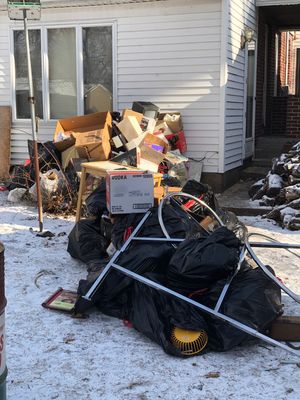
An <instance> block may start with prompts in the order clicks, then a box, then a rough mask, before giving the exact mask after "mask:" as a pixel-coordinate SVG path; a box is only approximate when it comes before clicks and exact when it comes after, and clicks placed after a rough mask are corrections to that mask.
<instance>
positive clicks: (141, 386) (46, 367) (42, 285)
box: [0, 192, 300, 400]
mask: <svg viewBox="0 0 300 400" xmlns="http://www.w3.org/2000/svg"><path fill="white" fill-rule="evenodd" d="M6 198H7V193H3V192H2V193H0V241H2V242H3V243H4V245H5V259H6V265H5V266H6V297H7V300H8V305H7V308H6V331H7V351H6V353H7V354H6V355H7V366H8V369H9V374H8V378H7V385H8V399H10V400H50V399H59V400H79V399H80V400H99V399H101V400H102V399H103V400H118V399H122V400H123V399H128V400H135V399H137V400H138V399H139V400H150V399H151V400H157V399H164V400H186V399H191V400H201V399H205V400H213V399H218V400H219V399H222V400H224V399H225V400H226V399H243V400H244V399H253V400H257V399H266V400H273V399H276V400H281V399H282V400H283V399H288V400H299V399H300V368H299V365H297V364H296V363H297V362H299V361H300V359H296V357H294V356H292V355H289V354H288V353H286V352H285V351H283V350H280V349H278V348H272V347H271V346H269V345H266V344H265V343H263V342H257V341H256V342H254V343H253V344H247V345H243V346H240V347H238V348H235V349H234V350H232V351H229V352H226V353H213V352H211V353H208V354H205V355H203V356H198V357H192V358H188V359H178V358H174V357H170V356H168V355H166V354H165V353H164V352H163V350H162V349H161V348H160V347H159V346H158V345H156V344H155V343H152V342H150V341H149V340H148V339H147V338H145V337H143V336H142V335H141V334H139V333H138V332H136V331H135V330H134V329H131V328H128V327H126V326H124V325H123V323H122V321H120V320H117V319H114V318H110V317H108V316H105V315H102V314H100V313H99V312H97V311H95V312H93V313H92V314H91V315H90V318H88V319H86V320H79V319H72V318H71V317H69V316H67V315H64V314H60V313H58V312H55V311H49V310H46V309H44V308H42V307H41V303H42V302H43V300H45V299H46V298H47V297H48V296H49V295H50V294H52V293H53V292H54V291H55V290H56V289H57V288H58V287H64V288H66V289H74V290H76V288H77V284H78V281H79V279H81V278H85V276H86V269H85V265H84V264H82V263H80V262H77V261H76V260H73V259H71V257H70V256H69V254H68V253H67V251H66V247H67V240H68V239H67V234H68V233H69V232H70V230H71V229H72V227H73V224H74V219H73V218H71V219H69V220H68V219H64V218H50V217H47V218H46V219H45V221H44V228H45V230H50V231H52V232H53V233H55V237H54V238H52V239H47V238H38V237H36V236H35V235H33V234H32V233H31V232H30V231H29V228H30V227H33V228H37V226H38V223H37V219H36V210H35V209H33V208H31V207H27V206H25V205H17V206H16V205H12V204H10V203H8V202H7V201H6ZM243 220H244V221H245V222H246V223H247V225H248V226H249V229H250V230H254V231H258V232H261V233H265V234H269V235H271V236H272V237H274V238H277V239H279V240H281V241H289V242H295V243H296V242H300V232H296V233H295V232H289V231H286V230H282V229H281V228H279V227H278V226H276V225H274V224H273V223H272V222H269V221H264V220H261V219H260V218H259V217H255V218H254V217H252V218H244V219H243ZM298 254H300V252H299V251H298ZM261 255H262V258H263V260H264V261H265V262H266V263H269V264H270V265H271V266H273V267H276V270H277V274H278V275H279V276H281V277H282V278H283V279H284V280H285V281H286V283H288V284H289V285H290V286H291V287H292V288H293V289H294V290H297V291H298V293H299V292H300V261H299V258H297V257H295V256H294V255H292V254H290V253H288V252H286V251H282V250H263V251H261ZM283 302H284V303H285V305H286V309H287V311H288V313H292V312H294V314H298V315H300V306H299V305H298V306H294V305H293V304H292V301H289V299H288V298H286V296H284V297H283Z"/></svg>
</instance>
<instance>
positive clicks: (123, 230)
mask: <svg viewBox="0 0 300 400" xmlns="http://www.w3.org/2000/svg"><path fill="white" fill-rule="evenodd" d="M143 216H144V214H126V215H119V216H117V217H116V219H115V223H114V226H113V229H112V242H113V244H114V246H115V247H116V248H117V249H120V248H121V247H122V245H123V243H124V242H125V241H126V240H127V239H128V237H129V236H130V234H131V233H132V232H133V230H134V229H135V228H136V226H137V225H138V223H139V222H140V221H141V219H142V218H143ZM163 221H164V224H165V226H166V229H167V231H168V233H169V235H170V237H173V238H182V239H183V238H185V237H196V236H198V235H200V234H201V235H203V231H202V230H201V228H200V227H199V225H198V224H197V223H196V222H195V221H194V220H193V219H192V218H191V217H190V216H189V215H188V213H186V212H185V211H184V210H182V209H181V208H180V207H179V206H178V205H171V204H166V205H165V206H164V208H163ZM139 236H144V237H158V238H161V237H165V235H164V234H163V232H162V230H161V228H160V225H159V222H158V209H157V208H153V209H152V214H151V216H150V217H149V218H148V219H147V221H146V223H145V224H144V226H143V228H142V229H141V230H140V232H139Z"/></svg>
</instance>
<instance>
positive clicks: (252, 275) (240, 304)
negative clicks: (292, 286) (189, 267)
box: [198, 267, 282, 351]
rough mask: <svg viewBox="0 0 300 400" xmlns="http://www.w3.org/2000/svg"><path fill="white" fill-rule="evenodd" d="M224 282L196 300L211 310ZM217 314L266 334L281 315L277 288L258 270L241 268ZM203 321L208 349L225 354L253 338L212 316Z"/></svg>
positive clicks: (279, 296) (279, 294)
mask: <svg viewBox="0 0 300 400" xmlns="http://www.w3.org/2000/svg"><path fill="white" fill-rule="evenodd" d="M270 270H271V271H272V272H273V270H272V269H271V268H270ZM225 283H226V280H221V281H218V282H216V284H215V285H214V286H212V287H211V289H210V290H209V291H208V292H206V293H205V294H203V296H202V298H198V301H200V302H201V303H202V304H204V305H206V306H209V307H211V308H213V307H214V306H215V305H216V302H217V300H218V298H219V295H220V293H221V291H222V289H223V287H224V285H225ZM220 312H222V313H223V314H225V315H227V316H228V317H231V318H233V319H235V320H237V321H239V322H242V323H243V324H245V325H247V326H249V327H251V328H253V329H256V330H258V331H259V332H261V333H267V331H268V329H269V328H270V326H271V324H272V322H273V321H274V320H275V319H276V318H277V317H278V316H279V315H280V314H281V313H282V304H281V292H280V289H279V287H278V286H277V285H276V284H275V283H274V282H273V281H272V280H271V279H269V278H268V277H267V276H266V274H265V273H264V272H263V270H262V269H260V268H255V269H252V268H250V267H247V268H243V270H242V271H241V272H239V273H238V274H237V275H236V277H235V278H234V279H233V281H232V283H231V285H230V287H229V290H228V292H227V295H226V297H225V300H224V302H223V305H222V306H221V309H220ZM206 322H207V324H208V327H209V328H208V335H209V346H210V349H212V350H217V351H226V350H229V349H231V348H233V347H234V346H237V345H239V344H241V343H242V342H244V341H245V340H249V339H251V338H253V337H252V336H250V335H249V334H247V333H245V332H243V331H242V330H240V329H237V328H235V327H233V326H232V325H229V324H228V323H226V322H223V321H222V320H219V319H216V318H214V317H210V316H208V315H207V317H206Z"/></svg>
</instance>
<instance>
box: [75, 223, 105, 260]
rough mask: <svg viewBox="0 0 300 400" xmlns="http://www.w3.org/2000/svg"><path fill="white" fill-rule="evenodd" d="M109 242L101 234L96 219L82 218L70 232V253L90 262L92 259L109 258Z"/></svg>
mask: <svg viewBox="0 0 300 400" xmlns="http://www.w3.org/2000/svg"><path fill="white" fill-rule="evenodd" d="M108 245H109V242H108V241H107V239H106V238H105V237H104V236H102V235H101V229H100V226H99V224H97V222H96V221H90V220H84V219H83V220H81V221H79V222H77V223H76V224H75V226H74V227H73V229H72V230H71V232H70V234H69V242H68V247H67V251H68V253H69V254H70V255H71V256H72V257H74V258H78V259H79V260H81V261H83V262H85V263H88V262H89V261H92V260H97V259H101V258H107V257H108V255H107V253H106V249H107V246H108Z"/></svg>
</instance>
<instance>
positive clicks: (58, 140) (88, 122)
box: [53, 112, 112, 151]
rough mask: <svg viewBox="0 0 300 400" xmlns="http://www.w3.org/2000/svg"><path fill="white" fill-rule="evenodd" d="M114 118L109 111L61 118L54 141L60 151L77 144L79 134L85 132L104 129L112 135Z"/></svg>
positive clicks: (57, 124)
mask: <svg viewBox="0 0 300 400" xmlns="http://www.w3.org/2000/svg"><path fill="white" fill-rule="evenodd" d="M111 125H112V118H111V115H110V113H109V112H102V113H101V112H98V113H93V114H88V115H81V116H75V117H70V118H65V119H60V120H58V121H57V123H56V128H55V132H54V138H53V142H54V144H55V147H56V148H57V149H58V150H59V151H64V150H66V149H67V148H69V147H71V146H73V145H74V144H75V141H76V138H77V136H79V135H80V134H81V133H84V132H90V131H95V130H99V129H103V130H104V131H106V132H107V134H108V136H109V135H110V130H111Z"/></svg>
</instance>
